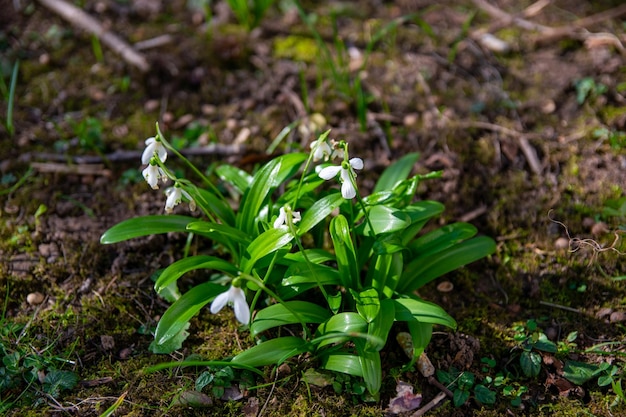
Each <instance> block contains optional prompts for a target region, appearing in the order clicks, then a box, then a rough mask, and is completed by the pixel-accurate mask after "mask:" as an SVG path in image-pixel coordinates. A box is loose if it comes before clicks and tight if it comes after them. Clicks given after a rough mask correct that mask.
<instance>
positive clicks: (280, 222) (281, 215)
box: [274, 207, 302, 229]
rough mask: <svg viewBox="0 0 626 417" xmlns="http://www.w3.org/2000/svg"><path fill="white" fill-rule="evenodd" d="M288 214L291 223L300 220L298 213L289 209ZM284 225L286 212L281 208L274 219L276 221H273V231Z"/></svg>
mask: <svg viewBox="0 0 626 417" xmlns="http://www.w3.org/2000/svg"><path fill="white" fill-rule="evenodd" d="M289 212H290V213H291V222H292V223H297V222H299V221H300V220H302V216H300V212H299V211H291V209H290V210H289ZM284 224H287V211H285V208H284V207H281V208H280V210H279V211H278V217H277V218H276V220H274V229H278V228H279V227H281V226H282V225H284Z"/></svg>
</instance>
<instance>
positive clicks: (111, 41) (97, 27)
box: [39, 0, 150, 72]
mask: <svg viewBox="0 0 626 417" xmlns="http://www.w3.org/2000/svg"><path fill="white" fill-rule="evenodd" d="M39 3H41V5H42V6H45V7H47V8H48V9H50V10H52V11H53V12H54V13H56V14H58V15H59V16H61V17H62V18H63V19H65V20H67V21H68V22H70V23H71V24H73V25H74V26H77V27H79V28H80V29H83V30H85V31H87V32H89V33H91V34H93V35H94V36H96V37H97V38H98V39H99V40H100V41H101V42H102V43H103V44H105V45H106V46H108V47H109V48H111V49H112V50H113V51H114V52H116V53H117V54H119V55H120V56H121V57H122V58H123V59H124V60H125V61H126V62H128V63H129V64H131V65H134V66H135V67H137V68H139V69H140V70H141V71H142V72H147V71H148V70H149V69H150V64H149V63H148V60H146V58H145V57H144V56H143V55H142V54H140V53H139V52H137V51H135V50H134V49H133V47H132V46H130V45H129V44H128V43H126V42H125V41H124V40H123V39H122V38H120V37H119V36H117V35H115V34H114V33H112V32H109V31H108V30H107V29H105V28H104V27H103V26H102V25H101V24H100V22H98V21H97V20H96V19H94V18H93V17H91V16H90V15H88V14H87V13H85V12H84V11H82V10H81V9H79V8H78V7H76V6H74V5H72V4H69V3H66V2H65V1H63V0H39Z"/></svg>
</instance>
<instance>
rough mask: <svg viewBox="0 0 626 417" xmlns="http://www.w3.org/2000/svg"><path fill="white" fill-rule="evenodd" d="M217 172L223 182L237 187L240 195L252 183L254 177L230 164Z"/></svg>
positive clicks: (220, 167) (218, 168) (219, 168)
mask: <svg viewBox="0 0 626 417" xmlns="http://www.w3.org/2000/svg"><path fill="white" fill-rule="evenodd" d="M215 172H216V173H217V175H219V177H220V178H221V179H222V180H224V181H226V182H227V183H229V184H230V185H232V186H233V187H235V189H236V190H237V191H238V192H239V193H240V194H243V192H244V191H245V190H246V188H248V186H249V185H250V184H251V183H252V175H250V174H248V173H247V172H245V171H243V170H241V169H239V168H236V167H234V166H232V165H229V164H224V165H220V166H219V167H217V169H216V170H215Z"/></svg>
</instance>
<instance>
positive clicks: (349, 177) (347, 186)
mask: <svg viewBox="0 0 626 417" xmlns="http://www.w3.org/2000/svg"><path fill="white" fill-rule="evenodd" d="M355 169H359V170H360V169H363V160H362V159H361V158H352V159H350V161H348V162H346V161H343V162H342V163H341V165H332V166H329V167H326V168H323V169H322V170H321V171H320V172H319V173H318V174H317V175H319V177H320V178H322V179H324V180H330V179H332V178H335V177H336V176H337V174H340V181H341V195H342V196H343V198H345V199H346V200H350V199H352V198H354V197H356V189H355V188H354V184H353V183H352V181H353V179H354V178H356V172H354V170H355Z"/></svg>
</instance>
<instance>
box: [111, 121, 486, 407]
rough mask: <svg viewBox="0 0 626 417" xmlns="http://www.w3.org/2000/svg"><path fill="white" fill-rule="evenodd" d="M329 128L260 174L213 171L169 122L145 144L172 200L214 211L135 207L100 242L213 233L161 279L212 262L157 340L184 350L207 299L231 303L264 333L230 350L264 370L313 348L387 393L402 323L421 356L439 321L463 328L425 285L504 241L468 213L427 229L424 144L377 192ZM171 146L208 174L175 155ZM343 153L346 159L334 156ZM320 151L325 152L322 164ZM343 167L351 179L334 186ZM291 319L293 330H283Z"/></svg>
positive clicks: (159, 283) (147, 172) (153, 174)
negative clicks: (178, 140) (482, 231)
mask: <svg viewBox="0 0 626 417" xmlns="http://www.w3.org/2000/svg"><path fill="white" fill-rule="evenodd" d="M328 135H329V131H327V132H325V133H324V134H322V135H321V136H320V137H319V138H318V139H317V140H316V141H314V142H313V143H312V144H311V152H310V153H308V154H305V153H291V154H285V155H281V156H277V157H275V158H273V159H271V160H270V161H269V162H267V163H266V164H265V165H263V166H262V167H261V168H260V169H259V170H258V171H257V172H256V173H255V174H248V173H246V172H244V171H242V170H240V169H238V168H236V167H234V166H231V165H228V164H224V165H220V166H218V167H217V168H216V169H215V170H214V172H215V174H216V175H217V178H215V179H213V178H207V177H206V176H205V175H204V174H203V173H202V172H201V171H200V170H199V169H198V168H197V167H196V166H195V165H193V164H191V162H189V161H188V160H187V159H186V158H184V157H183V156H182V155H181V154H180V153H179V152H178V151H177V150H176V149H175V148H174V147H172V146H171V145H170V144H169V142H168V141H167V140H166V139H165V138H164V136H163V134H162V133H161V131H160V130H159V127H158V125H157V135H156V137H153V138H149V139H148V140H146V150H145V151H144V154H143V155H142V162H143V163H144V164H146V165H147V167H146V168H145V169H144V171H143V175H144V178H145V179H146V181H147V182H148V184H149V185H150V186H151V187H152V188H158V187H159V185H160V184H161V183H162V182H163V181H164V180H171V181H172V182H173V186H171V187H169V188H168V189H167V190H166V195H167V200H166V204H165V211H166V212H168V213H170V212H172V211H173V210H174V207H175V206H176V205H178V204H179V203H181V202H182V201H187V202H188V203H189V205H190V208H191V209H192V210H194V209H195V208H198V209H199V210H200V212H201V213H202V215H203V218H202V219H199V218H197V217H191V216H185V215H174V214H171V215H151V216H143V217H137V218H132V219H128V220H125V221H123V222H122V223H119V224H117V225H116V226H113V227H112V228H111V229H109V230H107V231H106V232H105V233H104V234H103V235H102V237H101V242H102V243H105V244H110V243H116V242H120V241H124V240H127V239H132V238H136V237H140V236H146V235H151V234H158V233H168V232H183V233H189V234H193V235H194V236H200V237H201V238H205V239H207V240H208V241H209V242H211V245H210V247H209V248H208V249H207V250H206V252H205V253H197V254H193V255H190V256H185V257H183V258H181V259H180V260H178V261H176V262H174V263H172V264H171V265H170V266H168V267H167V268H165V269H164V270H162V271H161V272H160V274H159V275H158V278H157V279H156V282H155V289H156V291H157V293H159V294H164V293H165V292H167V293H171V292H172V287H173V286H176V282H177V280H178V279H179V278H180V277H181V276H183V275H184V274H186V273H187V272H190V271H194V270H206V271H207V274H206V279H205V280H204V281H203V282H201V283H199V284H197V285H196V286H194V287H192V288H191V289H190V290H188V291H187V292H185V293H184V294H182V295H181V296H180V297H174V298H173V299H175V301H174V302H173V304H172V305H171V306H170V307H169V308H168V310H167V311H166V312H165V313H164V314H163V315H162V317H161V319H160V321H159V323H158V325H157V328H156V330H155V340H154V343H153V346H152V349H153V351H160V352H162V353H165V352H167V351H172V350H174V349H177V348H178V347H179V346H180V345H181V344H182V342H183V341H184V339H185V337H186V334H187V329H188V327H189V320H190V319H191V318H192V317H193V316H194V315H195V314H196V313H197V312H198V311H199V310H200V309H201V308H203V307H204V306H205V305H207V304H209V303H211V306H210V311H211V312H212V313H214V314H215V313H217V312H219V311H220V310H221V309H222V308H223V307H224V306H226V305H231V306H233V308H234V312H235V317H236V318H237V320H238V321H239V322H241V323H242V324H243V325H244V326H248V325H249V331H250V335H251V337H252V338H255V339H257V338H258V339H260V340H261V342H260V343H258V344H256V345H255V346H253V347H251V348H249V349H247V350H245V351H243V352H241V353H239V354H238V355H236V356H235V357H233V358H231V359H230V361H229V364H230V365H231V366H233V367H246V368H252V369H254V368H256V367H262V366H266V365H277V364H280V363H283V362H285V361H286V360H288V359H290V358H292V357H294V356H298V355H300V354H303V353H310V354H312V355H313V356H314V357H316V358H317V359H318V360H319V363H320V366H321V368H323V369H326V370H331V371H335V372H341V373H345V374H348V375H351V376H353V377H358V378H362V380H363V381H364V384H365V386H366V388H367V391H368V392H369V394H370V395H372V396H376V395H377V394H378V391H379V389H380V386H381V383H382V365H381V357H380V351H381V350H382V349H383V347H384V346H385V344H386V342H387V339H388V336H389V333H390V331H391V328H392V326H393V325H394V323H395V322H405V323H406V325H407V327H408V329H409V332H410V334H411V337H412V341H413V346H414V348H413V355H414V357H418V356H419V355H420V354H421V353H422V352H423V351H424V348H425V347H426V346H427V344H428V343H429V341H430V338H431V333H432V329H433V325H436V324H438V325H444V326H447V327H450V328H455V327H456V322H455V321H454V319H453V318H452V317H451V316H450V315H448V314H447V313H446V312H445V311H444V310H443V309H442V308H441V307H440V306H438V305H436V304H433V303H430V302H428V301H426V300H423V299H422V298H420V297H418V296H417V295H416V290H418V289H419V288H421V287H423V286H424V285H426V284H428V283H429V282H431V281H432V280H434V279H436V278H437V277H439V276H441V275H443V274H445V273H448V272H450V271H453V270H455V269H457V268H459V267H461V266H462V265H465V264H468V263H470V262H473V261H475V260H478V259H481V258H483V257H485V256H487V255H489V254H491V253H492V252H493V251H494V250H495V243H494V241H493V240H492V239H490V238H487V237H476V236H475V235H476V233H477V230H476V228H474V227H473V226H471V225H469V224H467V223H454V224H450V225H446V226H443V227H440V228H435V229H433V230H432V231H430V232H428V233H422V234H420V232H421V231H422V229H423V228H424V226H425V225H426V223H427V222H428V221H429V220H431V219H433V218H434V217H436V216H437V215H439V214H440V213H441V212H442V211H443V206H442V205H441V204H440V203H437V202H434V201H417V202H416V201H414V198H415V193H416V190H417V186H418V184H419V182H420V181H421V180H422V179H424V178H431V177H437V176H438V175H439V173H434V174H429V175H426V176H421V175H414V176H410V173H411V170H412V167H413V165H414V164H415V162H416V161H417V158H418V154H408V155H406V156H404V157H403V158H401V159H400V160H399V161H397V162H396V163H395V164H393V165H391V166H390V167H388V168H387V169H386V170H385V171H384V172H383V174H382V175H381V176H380V178H379V179H378V181H377V183H376V185H375V187H374V189H373V193H372V194H371V195H369V196H366V197H364V196H361V194H360V193H359V191H358V186H357V182H356V171H357V170H361V169H363V168H364V164H363V161H362V160H361V159H360V158H350V156H349V151H348V144H347V143H345V142H343V141H340V142H335V141H331V140H329V139H328ZM168 151H169V152H170V153H172V154H174V155H176V156H177V157H178V158H180V159H181V160H182V161H183V162H184V163H185V164H186V165H187V167H188V168H189V169H190V170H191V171H192V172H193V174H194V175H196V176H197V177H198V178H199V179H200V181H201V182H202V185H203V187H200V186H197V185H195V184H194V183H192V182H191V181H189V180H187V179H184V178H180V177H177V176H176V175H175V174H174V172H173V171H171V170H170V169H169V168H168V167H167V166H166V165H165V161H166V159H167V158H168ZM335 159H337V160H339V164H338V165H333V164H332V163H331V162H332V161H333V160H335ZM318 161H321V165H320V166H319V167H317V169H312V166H313V164H314V163H315V162H318ZM337 178H338V179H339V182H340V184H341V191H338V190H336V189H333V188H330V189H329V188H328V187H325V186H324V184H325V182H326V181H329V180H334V179H337ZM219 182H222V183H223V184H220V183H219ZM222 189H229V190H232V194H231V195H230V196H226V195H224V194H222V191H221V190H222ZM355 199H356V203H355ZM212 248H213V249H212ZM211 253H219V254H220V256H215V255H214V254H211ZM174 292H175V291H174ZM254 311H256V313H255V314H254V315H253V317H251V312H254ZM284 327H287V328H289V334H290V335H289V336H285V335H284V334H283V333H282V332H281V331H280V329H281V328H284Z"/></svg>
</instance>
